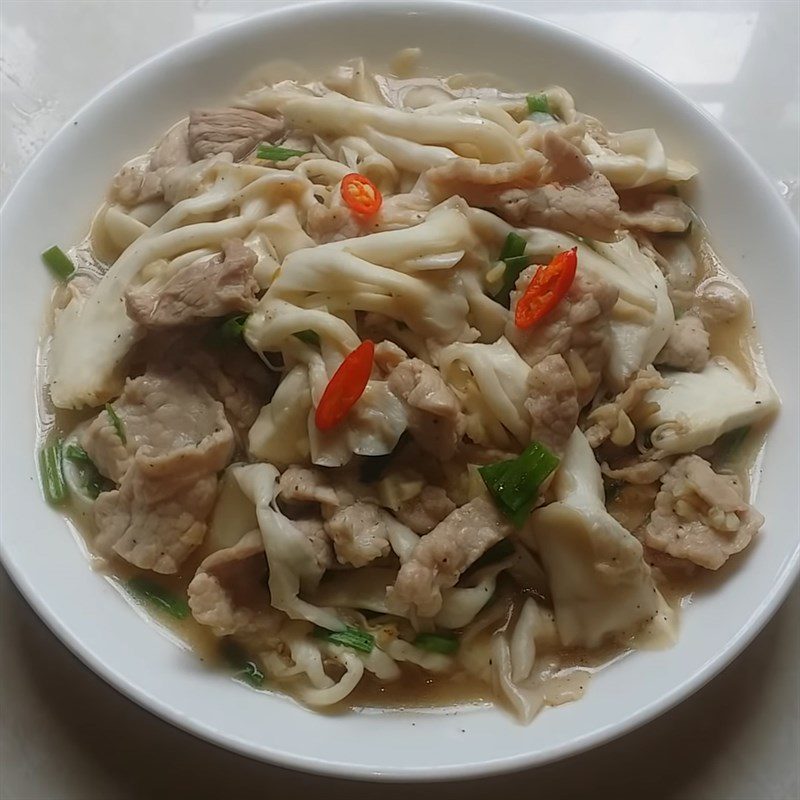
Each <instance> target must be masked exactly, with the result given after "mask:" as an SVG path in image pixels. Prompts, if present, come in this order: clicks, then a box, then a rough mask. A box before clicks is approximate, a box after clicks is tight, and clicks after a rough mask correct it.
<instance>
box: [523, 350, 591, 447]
mask: <svg viewBox="0 0 800 800" xmlns="http://www.w3.org/2000/svg"><path fill="white" fill-rule="evenodd" d="M528 386H529V387H530V390H531V393H530V396H529V397H528V399H527V400H526V401H525V408H526V409H527V411H528V413H529V414H530V415H531V441H536V442H541V443H542V444H543V445H544V446H545V447H547V449H548V450H550V451H551V452H553V453H555V454H556V455H559V456H560V455H561V454H562V453H563V452H564V447H565V446H566V444H567V439H569V437H570V436H571V434H572V431H573V429H574V428H575V426H576V425H577V424H578V411H579V410H580V409H579V408H578V393H577V388H576V387H575V379H574V378H573V377H572V373H571V372H570V371H569V367H568V366H567V362H566V361H564V359H563V358H562V357H561V356H560V355H552V356H546V357H545V358H543V359H542V360H541V361H540V362H539V363H538V364H534V366H533V367H532V368H531V372H530V375H529V376H528Z"/></svg>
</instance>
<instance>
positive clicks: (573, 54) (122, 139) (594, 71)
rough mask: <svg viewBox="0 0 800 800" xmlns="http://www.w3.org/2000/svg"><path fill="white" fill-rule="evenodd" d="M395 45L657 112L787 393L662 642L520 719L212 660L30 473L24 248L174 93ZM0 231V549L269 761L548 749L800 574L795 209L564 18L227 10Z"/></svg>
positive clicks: (690, 679) (494, 758)
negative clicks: (568, 697) (699, 577)
mask: <svg viewBox="0 0 800 800" xmlns="http://www.w3.org/2000/svg"><path fill="white" fill-rule="evenodd" d="M407 46H421V47H422V48H423V49H424V51H425V53H426V56H427V59H428V62H429V63H432V64H433V66H435V67H436V68H439V69H441V70H443V71H445V72H455V71H490V72H495V73H498V74H500V75H503V76H507V77H509V78H511V79H512V80H514V81H516V82H517V83H519V84H520V85H521V86H525V85H533V86H541V85H544V84H547V83H551V82H554V83H560V84H563V85H564V86H566V87H568V88H569V89H570V91H572V92H573V94H574V95H575V98H576V100H577V103H578V106H579V107H580V108H581V109H582V110H584V111H587V112H589V113H592V114H595V115H597V116H599V117H601V118H602V119H603V120H604V121H606V122H607V123H608V124H609V125H610V127H612V128H617V129H627V128H635V127H655V128H656V129H657V130H658V132H659V135H660V136H661V137H662V139H663V141H664V142H665V144H666V146H667V149H668V151H669V152H670V154H671V155H673V156H676V157H683V158H687V159H689V160H691V161H693V162H694V163H695V164H697V165H698V166H699V167H700V169H701V174H700V176H699V178H698V179H697V181H696V182H697V187H696V190H695V192H694V195H693V202H694V203H695V205H696V207H697V209H698V210H699V212H700V214H701V215H702V216H703V218H704V219H705V220H706V222H707V223H708V225H709V227H710V229H711V232H712V237H713V243H714V245H715V247H716V249H717V251H718V253H719V254H720V255H721V257H722V258H723V260H724V262H725V264H726V265H727V266H728V267H729V268H730V269H732V270H733V271H734V272H735V273H736V274H737V275H739V276H740V277H741V278H742V279H743V280H744V282H745V283H746V285H747V287H748V288H749V290H750V292H751V294H752V297H753V301H754V304H755V308H756V314H757V318H758V321H759V323H760V328H761V337H762V340H763V342H764V346H765V349H766V352H767V357H768V363H769V366H770V369H771V372H772V376H773V379H774V381H775V383H776V385H777V387H778V390H779V392H780V393H781V395H782V397H783V400H784V407H783V411H782V414H781V416H780V417H779V419H778V421H777V423H776V424H775V426H774V429H773V431H772V434H771V436H770V438H769V442H768V447H767V450H766V455H765V459H764V463H763V479H762V482H761V487H760V490H759V495H758V507H759V508H760V510H761V511H763V512H764V514H765V515H766V517H767V524H766V526H765V528H764V531H763V532H762V533H761V534H760V535H759V537H758V539H757V541H756V543H755V544H754V545H753V547H751V548H750V550H749V551H748V553H746V554H745V555H744V556H742V557H740V558H737V559H735V560H734V563H733V564H731V565H730V568H727V569H725V570H723V574H722V575H720V580H719V581H716V582H715V583H716V585H715V586H714V587H713V589H709V590H708V591H705V592H703V593H702V594H701V596H699V597H698V598H697V599H696V600H695V602H694V603H693V605H692V606H691V607H690V608H689V609H688V611H687V612H686V613H685V615H684V618H683V627H682V631H681V638H680V640H679V642H678V644H677V646H676V647H675V648H673V649H672V650H669V651H666V652H654V653H639V654H636V655H635V656H632V657H630V658H627V659H625V660H623V661H622V662H620V663H617V664H615V665H614V666H613V667H610V668H609V669H607V670H605V671H604V672H603V673H601V674H600V675H598V676H596V677H595V678H594V679H593V680H592V683H591V686H590V689H589V691H588V694H587V696H586V697H585V698H584V699H583V700H581V701H580V702H578V703H574V704H571V705H567V706H562V707H561V708H558V709H552V710H547V711H545V712H544V713H543V714H542V715H541V716H540V717H539V718H538V719H537V720H536V721H535V722H534V723H533V724H532V725H531V726H529V727H521V726H519V725H518V724H516V723H515V722H514V721H513V720H512V719H511V718H510V717H509V716H508V715H506V714H504V713H503V712H501V711H497V710H494V709H486V708H461V709H448V710H444V711H432V712H424V711H406V712H391V713H351V714H347V715H341V716H319V715H314V714H312V712H310V711H307V710H306V709H304V708H302V707H300V706H298V705H296V704H294V703H293V702H291V701H290V700H287V699H286V698H283V697H280V696H271V695H258V694H254V693H253V692H252V691H250V690H248V689H246V688H244V687H242V686H239V685H238V684H235V683H233V682H232V681H229V680H225V679H224V678H222V677H221V676H220V675H219V674H217V673H212V672H210V671H208V670H207V669H206V668H205V667H204V666H203V664H201V663H199V662H198V661H197V660H196V658H195V657H193V656H192V654H191V653H188V652H186V651H185V650H182V649H180V648H178V647H176V646H175V644H174V643H173V642H172V641H170V640H168V639H167V638H166V637H164V636H163V635H161V633H160V632H159V631H158V630H157V629H156V628H155V626H153V625H150V624H147V623H145V622H144V620H143V619H142V618H141V617H140V616H138V615H137V614H135V613H132V610H131V608H130V607H129V606H128V605H127V604H126V603H125V602H124V601H123V600H122V598H121V597H120V595H119V594H118V593H117V592H116V591H115V590H114V589H113V588H112V586H111V585H110V584H109V583H108V582H107V581H105V580H104V579H103V578H102V577H101V576H99V575H97V574H93V573H92V572H91V571H90V570H89V568H88V565H87V562H86V561H85V559H84V556H83V554H82V552H81V550H80V548H79V546H78V545H77V543H76V541H75V540H74V539H73V538H72V536H70V534H69V532H68V529H67V527H66V525H65V523H64V521H63V520H62V519H61V517H60V516H59V514H58V513H56V512H54V511H52V510H50V509H49V508H48V507H47V506H46V505H45V504H44V502H43V500H42V498H41V493H40V489H39V485H38V479H37V475H36V465H35V458H34V435H35V417H34V402H33V396H34V362H35V351H36V338H37V333H38V330H39V326H38V320H39V318H40V315H41V312H42V309H43V308H44V307H45V304H46V300H47V297H48V295H49V292H50V289H51V283H50V279H49V277H48V275H47V273H46V271H45V269H44V268H43V267H42V266H41V264H40V262H39V253H41V252H42V251H43V250H45V249H46V248H47V247H48V246H50V245H51V244H53V243H54V242H58V243H60V244H63V245H68V244H69V243H71V242H74V241H76V240H77V239H78V238H79V237H80V236H82V234H83V233H84V231H85V228H86V226H87V223H88V221H89V219H90V216H91V214H92V212H93V211H94V209H95V207H96V206H97V205H98V203H99V201H100V199H101V197H102V195H103V193H104V191H105V190H106V187H107V185H108V181H109V179H110V176H111V175H113V174H114V172H115V171H116V169H117V168H118V166H119V165H120V164H121V163H122V162H123V161H124V160H125V159H127V158H128V157H130V156H132V155H134V154H136V153H139V152H141V151H143V150H144V149H146V148H147V147H149V146H150V144H151V143H152V141H153V140H154V138H155V137H156V136H157V135H158V134H159V133H160V132H161V131H163V130H164V129H166V127H167V126H168V125H170V124H171V123H172V122H174V121H175V120H176V119H178V118H179V117H181V116H183V115H184V114H186V112H187V111H188V110H189V109H190V108H191V107H192V106H195V105H201V104H207V103H213V102H219V101H224V99H225V98H226V97H228V96H229V95H230V94H231V91H232V89H233V87H234V86H235V85H236V84H237V82H238V81H239V80H240V79H241V77H242V76H243V75H244V74H245V72H247V70H249V69H250V68H252V67H253V66H255V65H257V64H259V63H262V62H264V61H266V60H268V59H272V58H294V59H296V60H299V61H301V62H302V63H304V64H306V65H307V66H309V67H310V68H312V69H313V68H316V67H323V66H330V65H332V64H334V63H338V62H339V61H341V60H343V59H345V58H348V57H352V56H355V55H358V54H363V55H366V56H367V57H370V58H371V59H373V60H374V61H375V62H377V63H380V62H381V61H382V60H383V59H385V58H386V56H387V55H388V54H391V53H392V52H394V51H395V50H397V49H399V48H401V47H407ZM2 233H3V236H2V319H1V321H0V325H1V326H2V328H1V330H2V395H1V397H2V429H1V430H2V445H3V446H2V456H1V458H2V461H1V462H0V464H2V494H3V503H2V550H1V551H0V552H1V553H2V557H3V561H4V563H5V565H6V567H7V569H8V570H9V572H10V574H11V575H12V577H13V579H14V581H15V582H16V584H17V585H18V587H19V588H20V589H21V591H22V592H23V593H24V595H25V596H26V598H27V599H28V601H29V602H30V603H31V605H32V606H33V607H34V608H35V609H36V611H37V612H38V613H39V615H40V616H41V617H42V619H44V620H45V622H46V623H47V624H48V625H49V626H50V627H51V628H52V629H53V631H54V632H55V633H56V634H57V635H58V636H59V637H60V638H61V639H62V641H64V642H65V643H66V644H67V645H68V646H69V647H70V648H71V649H72V650H73V651H74V652H75V653H76V654H77V655H78V656H80V657H81V658H82V659H83V660H84V661H85V662H86V663H87V664H88V665H89V666H90V667H91V668H92V669H94V670H95V671H96V672H97V673H98V674H100V675H101V676H103V677H104V678H105V679H106V680H107V681H108V682H109V683H111V684H112V685H113V686H115V687H117V688H118V689H119V690H121V691H123V692H124V693H125V694H127V695H128V696H129V697H130V698H131V699H133V700H135V701H136V702H138V703H140V704H141V705H143V706H145V707H146V708H148V709H150V710H151V711H153V712H154V713H155V714H158V715H159V716H161V717H163V718H164V719H166V720H168V721H170V722H172V723H174V724H175V725H178V726H180V727H182V728H184V729H185V730H187V731H190V732H191V733H194V734H196V735H198V736H200V737H202V738H205V739H208V740H209V741H212V742H216V743H217V744H220V745H222V746H224V747H227V748H230V749H232V750H236V751H238V752H241V753H244V754H247V755H250V756H253V757H255V758H259V759H263V760H265V761H269V762H272V763H276V764H281V765H284V766H289V767H294V768H298V769H304V770H309V771H313V772H321V773H329V774H335V775H341V776H347V777H356V778H383V779H404V780H436V779H445V778H464V777H468V776H474V775H482V774H488V773H494V772H500V771H505V770H512V769H518V768H522V767H527V766H533V765H536V764H542V763H545V762H547V761H553V760H555V759H557V758H562V757H564V756H566V755H569V754H572V753H576V752H578V751H580V750H585V749H587V748H589V747H593V746H595V745H598V744H600V743H602V742H605V741H608V740H609V739H611V738H614V737H616V736H619V735H621V734H622V733H624V732H626V731H629V730H631V729H632V728H634V727H636V726H637V725H641V724H642V723H643V722H646V721H647V720H649V719H652V718H653V717H654V716H656V715H657V714H659V713H661V712H663V711H665V710H666V709H668V708H670V707H671V706H672V705H674V704H675V703H677V702H679V701H680V700H682V699H684V698H686V697H687V696H688V695H689V694H691V693H692V692H693V691H695V690H696V689H698V688H699V687H700V686H702V685H703V683H705V682H706V681H707V680H708V679H709V678H711V677H712V676H713V675H714V674H716V673H717V672H718V671H719V670H720V669H722V667H724V666H725V664H727V663H728V662H729V661H730V660H731V659H732V658H733V657H734V656H735V655H736V654H737V653H739V652H740V651H741V650H742V649H743V648H744V646H745V645H746V644H747V643H748V642H749V641H750V640H751V639H752V638H753V636H755V634H756V633H757V632H758V631H759V630H760V629H761V627H762V626H763V625H764V623H765V622H766V621H767V620H768V619H769V617H770V616H771V615H772V614H773V613H774V612H775V610H776V609H777V607H778V606H779V604H780V603H781V601H782V600H783V599H784V597H785V595H786V593H787V591H788V589H789V587H790V585H791V583H792V580H793V579H794V578H795V576H796V575H797V572H798V563H799V562H800V549H799V548H798V543H797V534H798V519H799V518H800V510H799V509H798V485H800V477H799V476H798V457H797V453H798V446H799V445H798V416H799V415H798V391H797V388H798V358H797V349H796V345H797V342H798V316H797V306H796V303H797V297H798V272H797V268H796V267H797V263H798V250H799V249H800V248H798V231H797V228H796V226H795V225H794V222H793V220H792V219H791V216H790V215H789V213H788V211H787V210H786V208H784V206H783V204H782V202H781V200H780V198H779V197H778V195H777V193H776V192H774V190H773V189H772V188H771V186H770V185H769V183H768V182H767V180H766V179H765V178H764V176H763V175H762V174H761V173H760V171H759V170H758V169H757V167H756V166H755V165H754V163H753V162H752V161H751V159H750V158H749V157H748V156H747V155H746V154H745V153H743V152H742V151H741V149H740V148H739V147H738V146H737V145H736V144H735V143H734V142H733V141H732V140H731V139H730V138H729V137H728V136H727V135H726V134H725V133H724V132H723V131H722V130H720V128H719V127H718V126H717V125H716V124H715V123H714V122H713V121H712V120H710V119H709V118H707V117H706V116H705V115H704V114H703V113H702V112H700V111H699V110H698V109H696V108H695V107H694V106H693V105H691V104H690V103H689V101H687V100H686V99H685V98H683V97H682V96H681V95H679V94H678V93H677V92H676V91H675V90H674V89H673V88H672V87H671V86H669V85H668V84H666V83H665V82H663V81H662V80H660V79H659V78H658V77H657V76H655V75H653V74H651V73H649V72H648V71H646V70H645V69H644V68H642V67H641V66H639V65H637V64H634V63H633V62H630V61H628V60H627V59H625V58H624V57H623V56H620V55H618V54H615V53H612V52H610V51H608V50H606V49H604V48H602V47H600V46H598V45H596V44H593V43H590V42H588V41H586V40H583V39H581V38H579V37H577V36H575V35H574V34H571V33H568V32H566V31H563V30H560V29H558V28H555V27H553V26H551V25H547V24H544V23H542V22H538V21H536V20H534V19H531V18H528V17H522V16H518V15H515V14H511V13H508V12H503V11H499V10H497V9H491V8H484V7H479V6H474V5H452V4H433V3H402V4H389V3H377V2H376V3H342V4H336V5H330V4H325V5H314V6H305V7H295V8H291V9H288V10H286V11H279V12H272V13H268V14H265V15H263V16H260V17H256V18H251V19H247V20H243V21H241V22H238V23H236V24H234V25H231V26H229V27H226V28H223V29H221V30H218V31H215V32H213V33H212V34H210V35H208V36H205V37H202V38H200V39H197V40H194V41H192V42H189V43H187V44H185V45H181V46H179V47H177V48H174V49H172V50H169V51H168V52H166V53H164V54H163V55H161V56H159V57H158V58H156V59H153V60H151V61H149V62H147V63H146V64H144V65H143V66H141V67H139V68H138V69H136V70H134V71H133V72H131V73H130V74H128V75H127V76H125V77H124V78H122V79H121V80H119V81H117V82H116V83H115V84H113V85H112V86H111V87H109V88H108V89H107V90H106V91H104V92H103V93H102V94H101V95H99V96H98V97H97V98H95V100H93V101H92V102H91V103H90V104H89V105H88V106H86V108H84V109H83V110H82V111H81V112H79V113H78V114H77V115H76V117H75V118H74V119H73V120H71V121H70V122H69V123H68V124H67V125H66V126H65V127H64V128H63V129H62V130H61V131H60V133H59V134H58V135H57V136H56V137H55V138H54V139H53V141H52V142H50V144H49V145H48V146H47V147H46V148H45V149H44V150H43V151H42V153H41V154H40V155H39V157H38V158H37V159H36V160H35V161H34V162H33V163H32V164H31V166H30V167H29V168H28V169H27V171H26V172H25V174H24V175H23V176H22V178H21V179H20V181H19V183H18V184H17V186H16V187H15V189H14V190H13V192H12V193H11V195H10V196H9V198H8V201H7V202H6V204H5V206H4V207H3V210H2ZM732 702H735V699H732ZM87 713H91V710H90V709H88V710H87Z"/></svg>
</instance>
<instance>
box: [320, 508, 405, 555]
mask: <svg viewBox="0 0 800 800" xmlns="http://www.w3.org/2000/svg"><path fill="white" fill-rule="evenodd" d="M325 531H326V532H327V534H328V536H329V537H330V539H331V541H332V542H333V549H334V552H335V553H336V558H337V559H338V561H339V563H340V564H352V566H354V567H363V566H365V565H367V564H369V563H370V562H371V561H374V560H375V559H376V558H382V557H383V556H386V555H388V554H389V551H390V549H391V546H390V544H389V533H388V529H387V527H386V522H385V519H384V518H383V517H382V514H381V510H380V509H379V508H378V506H376V505H373V504H372V503H362V502H357V503H354V504H353V505H351V506H347V507H345V508H339V509H337V510H336V511H335V512H334V514H333V516H331V518H330V519H328V520H327V521H326V522H325Z"/></svg>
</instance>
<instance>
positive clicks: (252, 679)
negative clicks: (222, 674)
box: [220, 638, 265, 689]
mask: <svg viewBox="0 0 800 800" xmlns="http://www.w3.org/2000/svg"><path fill="white" fill-rule="evenodd" d="M220 651H221V652H222V656H223V657H224V658H225V660H226V661H227V662H228V663H229V664H230V665H231V666H232V667H233V668H234V670H235V672H234V673H233V677H234V678H235V679H237V680H242V681H244V682H245V683H249V684H250V686H252V687H253V688H254V689H258V688H260V687H261V686H263V685H264V680H265V678H264V673H263V672H262V671H261V670H260V669H259V668H258V665H257V664H256V662H255V661H253V660H251V659H250V658H249V657H248V655H247V653H246V652H245V651H244V650H243V649H242V648H241V647H240V646H239V645H238V644H237V643H236V642H235V641H234V640H233V639H230V638H225V639H223V640H222V642H221V644H220Z"/></svg>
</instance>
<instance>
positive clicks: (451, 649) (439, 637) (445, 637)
mask: <svg viewBox="0 0 800 800" xmlns="http://www.w3.org/2000/svg"><path fill="white" fill-rule="evenodd" d="M414 647H419V649H420V650H427V651H428V652H429V653H442V654H443V655H446V656H449V655H451V654H452V653H455V651H456V650H458V638H457V637H456V636H455V634H452V633H420V634H419V635H418V636H417V638H416V639H414Z"/></svg>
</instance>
